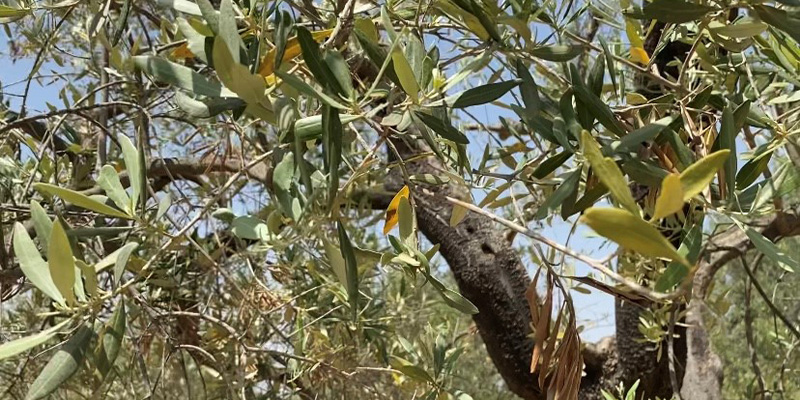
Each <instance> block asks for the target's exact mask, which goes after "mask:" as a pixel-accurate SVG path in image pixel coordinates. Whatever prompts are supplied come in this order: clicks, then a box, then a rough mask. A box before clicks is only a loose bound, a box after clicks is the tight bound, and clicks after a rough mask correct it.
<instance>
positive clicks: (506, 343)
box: [395, 141, 671, 400]
mask: <svg viewBox="0 0 800 400" xmlns="http://www.w3.org/2000/svg"><path fill="white" fill-rule="evenodd" d="M395 144H396V146H397V148H398V149H399V151H400V153H401V156H402V157H403V158H404V159H408V158H411V156H413V155H414V154H417V151H415V150H414V149H413V148H411V146H407V145H405V144H403V143H402V142H400V141H395ZM406 168H407V170H408V172H409V173H410V174H422V173H431V174H437V173H438V171H439V170H440V168H441V167H440V165H439V164H438V162H437V161H435V160H433V159H431V158H428V159H425V160H421V161H414V162H407V163H406ZM416 189H417V190H415V191H414V201H415V204H416V207H415V210H416V214H417V223H418V226H419V228H420V230H421V231H422V233H423V234H425V236H426V237H427V238H428V240H430V241H431V242H432V243H438V244H440V246H441V247H440V248H439V252H440V254H442V256H443V257H444V259H445V260H446V261H447V263H448V265H449V266H450V269H451V271H452V272H453V276H454V277H455V280H456V283H457V284H458V287H459V290H460V291H461V294H462V295H463V296H464V297H466V298H467V299H469V300H470V301H471V302H472V303H473V304H475V306H476V307H477V308H478V310H479V311H480V312H479V313H478V314H476V315H475V316H474V317H473V319H474V321H475V324H476V326H477V327H478V331H479V333H480V335H481V338H482V339H483V342H484V343H485V345H486V350H487V352H488V353H489V356H490V357H491V359H492V361H493V363H494V364H495V366H496V367H497V370H498V372H499V373H500V375H501V376H502V377H503V379H504V381H505V382H506V384H507V385H508V387H509V389H510V390H511V391H513V392H514V393H515V394H517V395H518V396H520V397H521V398H523V399H527V400H539V399H545V398H547V396H546V395H545V394H543V393H542V390H541V389H540V388H539V387H538V383H537V379H536V376H534V375H533V374H531V373H530V362H531V354H532V350H533V339H532V338H531V337H530V336H529V334H530V332H531V329H530V321H531V317H530V310H529V308H528V304H527V301H526V299H525V290H526V289H527V287H528V285H529V284H530V277H529V275H528V273H527V272H526V269H525V266H524V264H523V263H522V261H521V260H520V258H519V256H518V255H517V252H516V250H515V249H514V248H513V246H512V245H511V243H509V242H508V241H507V240H506V238H505V235H504V234H503V232H502V230H500V229H498V227H497V226H496V225H495V224H494V223H493V222H492V221H491V220H490V219H488V218H487V217H485V216H482V215H479V214H474V213H470V214H468V215H467V217H466V218H465V219H464V220H463V221H462V222H461V223H460V224H458V225H457V226H456V227H450V223H449V221H450V215H451V212H452V206H451V205H450V204H449V203H448V202H447V201H446V200H445V197H446V196H451V197H456V198H463V197H464V196H463V189H457V188H455V187H453V186H448V185H437V186H424V185H417V188H416ZM640 310H641V308H640V306H636V305H620V306H619V307H617V310H616V312H617V320H618V329H620V331H621V332H622V333H623V335H622V336H618V339H617V340H614V339H612V338H607V339H605V340H603V341H601V342H600V343H598V344H597V345H588V346H587V347H586V349H585V350H584V357H585V364H586V371H585V372H586V376H584V378H583V379H582V381H581V391H580V399H582V400H595V399H602V398H603V397H602V395H601V394H600V389H606V390H610V389H611V388H612V387H613V386H615V385H616V384H617V383H619V382H620V381H623V382H628V383H630V382H633V381H635V380H637V379H639V380H641V381H642V383H641V385H640V388H641V393H646V394H647V396H655V395H661V396H667V397H668V396H669V395H670V394H671V388H670V385H669V380H668V379H666V377H667V376H668V375H667V374H666V372H665V371H666V360H664V358H662V362H660V363H659V362H657V361H656V353H655V352H654V351H653V350H652V349H651V348H650V347H649V346H648V345H646V344H642V343H641V342H640V341H638V340H636V339H638V338H640V337H641V334H640V333H639V332H638V329H637V325H638V323H639V320H638V316H639V312H640ZM662 378H663V379H662Z"/></svg>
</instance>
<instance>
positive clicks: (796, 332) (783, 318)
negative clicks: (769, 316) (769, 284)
mask: <svg viewBox="0 0 800 400" xmlns="http://www.w3.org/2000/svg"><path fill="white" fill-rule="evenodd" d="M742 266H743V267H744V271H745V272H747V276H749V277H750V281H751V282H752V283H753V287H755V288H756V291H758V294H759V295H760V296H761V299H763V300H764V302H765V303H767V307H769V309H770V311H772V312H773V314H774V315H775V316H777V317H778V319H780V320H781V322H783V324H784V325H786V327H787V328H789V331H791V332H792V334H793V335H794V336H795V337H796V338H798V339H800V330H798V328H797V327H796V326H794V324H792V321H790V320H789V318H786V316H785V315H783V313H782V312H781V310H779V309H778V307H776V306H775V304H774V303H773V302H772V300H770V299H769V296H767V293H766V292H765V291H764V288H762V287H761V284H760V283H758V280H757V279H756V277H755V274H753V271H751V270H750V267H749V266H748V265H747V263H745V262H744V260H743V261H742Z"/></svg>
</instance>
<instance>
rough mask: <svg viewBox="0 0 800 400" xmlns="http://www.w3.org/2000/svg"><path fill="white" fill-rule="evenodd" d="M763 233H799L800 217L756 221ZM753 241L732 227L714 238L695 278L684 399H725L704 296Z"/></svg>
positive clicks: (777, 235) (770, 236)
mask: <svg viewBox="0 0 800 400" xmlns="http://www.w3.org/2000/svg"><path fill="white" fill-rule="evenodd" d="M752 225H755V226H763V227H764V228H763V229H762V231H761V234H762V235H764V237H766V238H767V239H769V240H771V241H773V242H774V241H777V240H779V239H781V238H785V237H789V236H795V235H798V234H800V217H798V215H796V214H785V213H780V214H777V215H775V216H772V217H767V218H762V219H760V220H758V221H756V222H755V223H754V224H752ZM752 247H753V243H752V242H751V241H750V239H749V238H748V237H747V235H745V233H744V232H742V231H741V230H740V229H737V228H735V227H734V228H731V229H729V230H728V231H726V232H725V233H723V234H721V235H719V236H718V237H716V238H714V239H712V240H711V243H710V244H709V246H708V248H707V250H706V252H705V254H704V257H702V258H701V262H700V264H699V266H698V268H697V272H696V273H695V275H694V278H693V279H692V296H691V300H690V301H689V306H688V308H687V316H686V322H687V324H688V325H689V328H688V329H687V345H688V354H687V356H686V372H685V374H684V377H683V387H682V388H681V396H682V397H683V398H685V399H696V400H720V399H722V361H720V359H719V356H717V355H716V353H714V350H713V349H712V348H711V343H710V339H709V335H708V330H707V329H706V327H705V320H704V317H703V311H704V309H705V308H706V303H705V298H706V295H707V294H708V288H709V286H710V285H711V282H712V281H713V278H714V275H715V274H716V273H717V272H718V271H719V270H720V269H721V268H722V267H723V266H724V265H725V264H727V263H728V262H730V261H731V260H733V259H735V258H737V257H740V256H742V255H744V254H745V253H746V252H747V251H748V250H749V249H751V248H752Z"/></svg>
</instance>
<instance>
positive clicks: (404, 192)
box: [383, 186, 408, 235]
mask: <svg viewBox="0 0 800 400" xmlns="http://www.w3.org/2000/svg"><path fill="white" fill-rule="evenodd" d="M402 198H408V186H403V188H402V189H400V191H399V192H397V194H396V195H394V198H393V199H392V202H391V203H389V208H387V209H386V223H385V224H384V225H383V234H384V235H388V234H389V231H391V230H392V228H394V226H395V225H397V222H398V221H399V219H400V216H399V215H398V214H397V209H398V208H399V207H400V199H402Z"/></svg>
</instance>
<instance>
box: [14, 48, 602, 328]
mask: <svg viewBox="0 0 800 400" xmlns="http://www.w3.org/2000/svg"><path fill="white" fill-rule="evenodd" d="M0 42H1V43H7V36H6V35H5V33H0ZM0 66H2V74H0V83H1V84H2V91H3V94H4V96H3V98H4V101H9V102H10V106H11V109H12V110H14V111H18V110H19V107H20V104H21V99H20V98H19V97H18V96H15V94H16V95H20V94H22V93H23V91H24V89H25V80H26V79H27V77H28V75H29V73H30V71H31V69H32V67H33V60H32V59H30V58H25V59H22V60H19V61H17V62H14V63H12V62H11V60H10V59H9V58H8V57H7V55H6V54H5V52H2V54H0ZM59 70H60V68H59V67H58V66H57V65H55V64H53V63H45V64H44V65H42V67H41V68H40V69H39V71H38V73H39V74H40V75H50V74H53V73H58V72H59ZM51 81H52V79H44V80H42V81H41V82H40V81H37V80H34V81H33V82H32V83H31V89H30V94H29V97H28V100H27V109H28V115H31V114H36V113H39V112H46V111H47V110H48V107H47V103H48V102H49V103H51V104H53V105H56V106H57V107H60V106H62V101H61V100H60V99H59V97H58V94H59V91H60V90H61V89H62V88H63V85H64V81H63V80H56V82H54V83H51ZM504 100H505V99H504ZM469 111H470V113H472V114H473V115H475V116H476V117H477V118H479V119H480V120H481V121H482V122H484V123H487V124H496V123H498V122H499V119H498V117H500V116H503V117H507V118H509V119H510V120H515V119H516V116H515V115H514V114H513V113H511V112H510V110H504V109H501V108H498V107H495V106H490V105H486V106H477V107H472V108H470V110H469ZM467 135H468V136H469V139H470V142H471V144H470V145H469V152H470V158H471V159H472V160H473V162H474V165H477V163H478V162H479V160H480V157H481V155H482V153H483V149H484V147H485V146H486V145H488V144H489V141H490V139H489V134H487V133H485V132H480V131H474V132H468V133H467ZM491 144H492V145H495V143H491ZM500 172H502V171H500ZM518 192H519V191H517V192H515V193H518ZM473 195H474V197H475V201H476V202H479V201H480V200H481V199H482V198H483V196H484V195H485V193H484V192H483V191H480V190H475V191H474V192H473ZM573 222H574V217H573V219H571V220H570V221H566V222H565V221H562V220H561V218H560V217H555V218H554V219H553V221H552V223H551V224H550V225H544V226H543V228H542V229H541V233H542V234H543V235H545V236H547V237H549V238H551V239H553V240H555V241H557V242H559V243H567V240H568V238H569V232H570V230H571V229H572V224H573ZM531 227H533V226H531ZM590 234H591V231H590V230H589V229H587V228H585V227H583V226H579V227H578V229H577V230H576V232H575V233H574V234H573V236H572V238H571V239H569V244H570V246H571V247H572V248H573V249H575V250H577V251H579V252H582V253H585V254H589V255H591V256H592V257H594V258H603V257H605V256H606V255H607V254H609V253H610V252H611V251H613V250H614V249H615V247H616V246H609V245H608V244H607V243H606V242H605V241H604V240H603V239H600V238H596V237H592V236H591V235H590ZM520 240H522V239H521V238H518V239H517V243H519V241H520ZM604 244H605V245H604ZM559 258H560V255H559ZM525 261H526V265H527V266H528V270H529V272H530V273H531V274H532V273H533V272H534V271H535V268H536V267H537V266H536V265H533V264H532V263H531V262H530V260H525ZM566 262H567V263H571V264H572V265H574V267H575V275H586V274H588V273H590V272H591V269H590V268H588V267H587V266H585V265H583V264H581V263H576V262H573V260H570V259H567V260H566ZM572 296H573V299H574V300H575V307H576V309H577V310H578V319H579V322H582V323H584V324H585V330H584V333H583V335H582V336H583V337H584V338H585V339H586V340H588V341H596V340H598V339H600V338H602V337H604V336H608V335H611V334H613V332H614V329H613V328H614V327H613V325H614V313H613V309H614V301H613V298H612V297H611V296H608V295H605V294H601V293H594V292H593V293H592V294H589V295H586V294H582V293H579V292H576V291H573V292H572Z"/></svg>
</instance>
